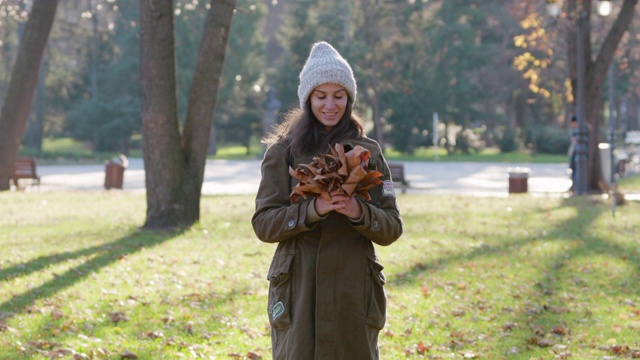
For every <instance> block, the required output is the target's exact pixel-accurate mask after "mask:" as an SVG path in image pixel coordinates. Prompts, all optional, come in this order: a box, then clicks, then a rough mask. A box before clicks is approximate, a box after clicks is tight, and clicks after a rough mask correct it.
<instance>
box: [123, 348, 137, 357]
mask: <svg viewBox="0 0 640 360" xmlns="http://www.w3.org/2000/svg"><path fill="white" fill-rule="evenodd" d="M137 358H138V355H136V354H134V353H132V352H131V351H129V350H126V351H125V352H123V353H122V354H120V359H137Z"/></svg>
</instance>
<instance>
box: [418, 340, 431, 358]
mask: <svg viewBox="0 0 640 360" xmlns="http://www.w3.org/2000/svg"><path fill="white" fill-rule="evenodd" d="M429 350H431V346H429V345H425V344H424V343H423V342H422V341H420V342H419V343H418V354H420V355H424V353H426V352H427V351H429Z"/></svg>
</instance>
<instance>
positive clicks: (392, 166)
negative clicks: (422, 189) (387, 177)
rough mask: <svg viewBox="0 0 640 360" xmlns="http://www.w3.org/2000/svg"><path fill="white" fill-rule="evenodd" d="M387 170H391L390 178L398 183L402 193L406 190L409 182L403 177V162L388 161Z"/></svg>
mask: <svg viewBox="0 0 640 360" xmlns="http://www.w3.org/2000/svg"><path fill="white" fill-rule="evenodd" d="M389 171H390V172H391V179H392V180H393V182H394V183H396V184H399V187H400V188H401V189H402V193H403V194H404V193H406V192H407V188H408V187H409V182H408V181H407V179H406V178H405V177H404V164H401V163H389Z"/></svg>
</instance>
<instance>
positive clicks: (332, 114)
mask: <svg viewBox="0 0 640 360" xmlns="http://www.w3.org/2000/svg"><path fill="white" fill-rule="evenodd" d="M309 98H310V100H311V111H312V112H313V115H315V117H316V118H317V119H318V121H320V123H321V124H322V125H324V128H325V129H326V130H327V131H329V130H331V128H333V127H334V126H336V125H337V124H338V122H340V119H342V116H343V115H344V112H345V110H346V108H347V98H348V95H347V90H345V88H343V87H342V86H340V85H338V84H322V85H320V86H318V87H316V88H315V89H313V91H312V92H311V96H310V97H309Z"/></svg>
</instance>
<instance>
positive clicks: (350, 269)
mask: <svg viewBox="0 0 640 360" xmlns="http://www.w3.org/2000/svg"><path fill="white" fill-rule="evenodd" d="M298 98H299V100H300V109H297V110H294V111H292V112H291V113H289V114H288V116H287V118H286V119H285V121H284V122H283V123H282V124H280V125H279V126H277V127H276V129H275V130H274V132H273V133H272V134H271V135H270V136H269V137H267V138H265V143H266V144H267V145H268V148H267V151H266V153H265V155H264V159H263V161H262V180H261V182H260V188H259V189H258V194H257V196H256V211H255V213H254V215H253V218H252V220H251V222H252V225H253V228H254V231H255V233H256V235H257V236H258V238H260V240H262V241H264V242H269V243H278V247H277V249H276V251H275V255H274V257H273V260H272V263H271V266H270V269H269V273H268V276H267V277H268V279H269V281H270V284H269V302H268V313H269V322H270V324H271V341H272V351H273V358H274V359H293V360H300V359H305V360H306V359H348V360H352V359H358V360H362V359H378V358H379V354H378V345H377V343H378V333H379V332H380V330H381V329H382V328H383V326H384V324H385V319H386V298H385V293H384V289H383V285H384V283H385V279H384V276H383V275H382V272H381V271H382V265H380V263H379V262H378V259H377V257H376V254H375V250H374V246H373V243H376V244H378V245H383V246H386V245H389V244H391V243H393V242H394V241H395V240H397V239H398V238H399V237H400V235H401V234H402V218H401V216H400V213H399V211H398V208H397V205H396V199H395V193H394V190H393V182H392V181H391V177H390V174H389V168H388V166H387V163H386V161H385V159H384V157H383V154H382V152H381V149H380V146H379V145H378V144H377V143H376V142H375V141H374V140H372V139H369V138H367V137H366V136H365V135H364V130H363V127H362V124H361V122H360V120H359V119H358V118H357V117H356V116H355V115H354V114H352V107H353V103H354V102H355V99H356V81H355V78H354V77H353V72H352V70H351V67H350V66H349V64H348V63H347V61H346V60H345V59H344V58H342V56H341V55H340V54H339V53H338V52H337V51H336V50H335V49H334V48H333V47H332V46H331V45H329V44H328V43H326V42H319V43H316V44H314V45H313V48H312V49H311V53H310V55H309V58H308V59H307V61H306V63H305V65H304V67H303V69H302V72H301V73H300V85H299V87H298ZM336 143H340V144H342V145H343V146H344V149H345V151H348V150H349V149H353V148H354V147H355V146H357V145H360V146H363V147H364V148H366V149H367V150H369V151H370V154H371V157H370V159H369V162H368V166H367V168H368V169H370V170H378V171H380V172H382V174H383V176H382V178H381V180H383V182H382V184H380V185H377V186H375V187H374V188H372V189H370V190H369V195H370V197H371V200H370V201H368V202H367V201H365V200H364V199H363V198H362V197H360V196H347V195H344V194H342V193H339V192H332V193H331V197H330V199H329V200H327V199H325V198H324V197H322V196H319V197H315V198H311V197H307V198H306V199H304V198H301V199H300V200H301V201H299V202H292V201H290V199H289V195H290V193H291V191H292V189H293V187H294V186H295V185H296V184H297V183H298V180H297V179H296V178H294V177H291V176H290V175H289V167H292V168H296V166H297V165H298V164H307V163H309V162H310V161H311V160H312V158H313V157H314V156H317V155H319V154H321V153H328V152H329V145H331V146H334V145H335V144H336Z"/></svg>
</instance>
